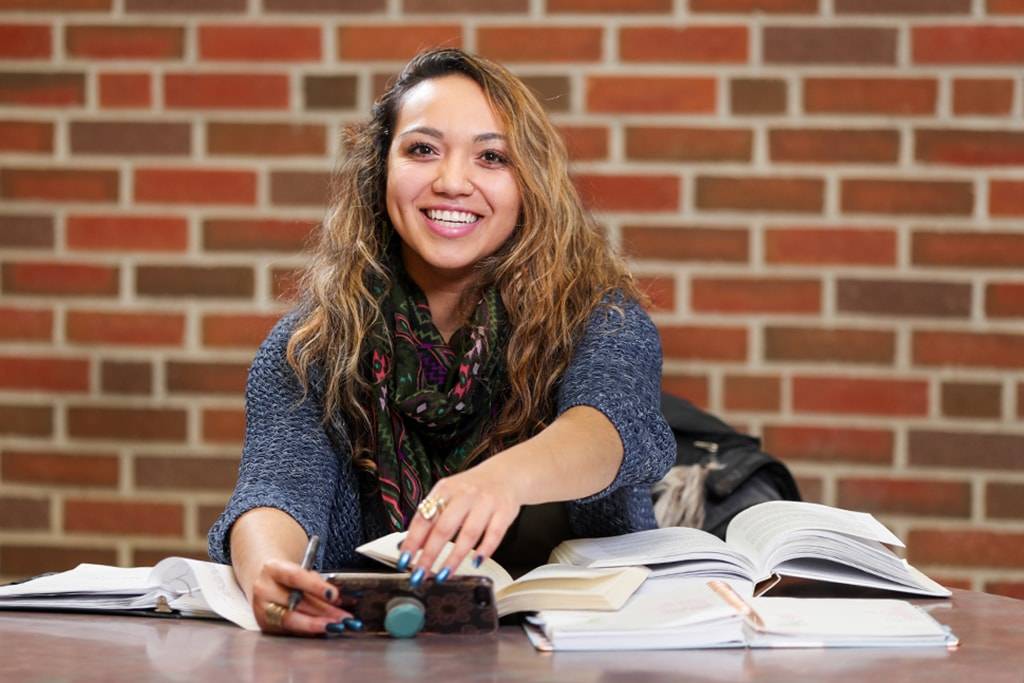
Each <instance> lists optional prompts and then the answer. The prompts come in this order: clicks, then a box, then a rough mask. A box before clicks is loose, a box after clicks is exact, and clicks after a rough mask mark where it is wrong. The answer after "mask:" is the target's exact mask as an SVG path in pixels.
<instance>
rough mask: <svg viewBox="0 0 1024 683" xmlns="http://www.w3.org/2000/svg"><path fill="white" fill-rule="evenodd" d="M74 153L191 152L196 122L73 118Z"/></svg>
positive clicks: (145, 153) (168, 154)
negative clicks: (194, 123)
mask: <svg viewBox="0 0 1024 683" xmlns="http://www.w3.org/2000/svg"><path fill="white" fill-rule="evenodd" d="M69 133H70V139H71V153H72V154H79V155H84V154H107V155H116V156H119V157H122V156H129V155H140V154H142V155H147V156H153V155H165V156H187V155H189V154H191V152H192V126H191V124H188V123H160V122H152V121H123V120H122V121H72V122H71V123H70V126H69Z"/></svg>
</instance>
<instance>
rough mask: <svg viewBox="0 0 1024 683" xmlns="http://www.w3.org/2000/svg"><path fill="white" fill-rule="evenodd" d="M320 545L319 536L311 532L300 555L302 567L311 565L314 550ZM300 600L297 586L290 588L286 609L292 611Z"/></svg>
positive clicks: (306, 567)
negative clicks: (304, 550) (304, 552)
mask: <svg viewBox="0 0 1024 683" xmlns="http://www.w3.org/2000/svg"><path fill="white" fill-rule="evenodd" d="M319 547H320V537H319V536H317V535H316V534H313V535H312V536H310V537H309V543H307V544H306V554H305V555H303V556H302V568H303V569H309V568H310V567H312V566H313V559H314V558H315V557H316V550H317V548H319ZM301 600H302V591H301V590H299V589H298V588H293V589H292V594H291V595H289V596H288V611H289V612H290V611H292V610H293V609H295V608H296V607H298V605H299V601H301Z"/></svg>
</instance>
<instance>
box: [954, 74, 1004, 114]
mask: <svg viewBox="0 0 1024 683" xmlns="http://www.w3.org/2000/svg"><path fill="white" fill-rule="evenodd" d="M1011 107H1013V81H1011V80H1009V79H1007V78H955V79H953V113H954V114H957V115H958V116H1004V115H1007V114H1009V113H1010V109H1011Z"/></svg>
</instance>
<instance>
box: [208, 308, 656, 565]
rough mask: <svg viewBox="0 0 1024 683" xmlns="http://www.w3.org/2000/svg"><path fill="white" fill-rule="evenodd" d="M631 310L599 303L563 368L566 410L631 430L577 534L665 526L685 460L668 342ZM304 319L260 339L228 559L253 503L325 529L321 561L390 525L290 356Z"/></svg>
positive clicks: (350, 551)
mask: <svg viewBox="0 0 1024 683" xmlns="http://www.w3.org/2000/svg"><path fill="white" fill-rule="evenodd" d="M620 306H621V308H622V310H623V314H620V313H618V312H616V311H614V310H611V309H608V308H606V307H603V306H602V307H598V309H596V310H595V312H594V313H593V314H592V315H591V317H590V320H589V321H588V324H587V329H586V331H585V334H584V336H583V339H582V340H581V342H580V344H579V346H578V348H577V349H576V352H575V354H574V356H573V359H572V362H571V363H570V365H569V367H568V369H567V370H566V372H565V375H564V376H563V377H562V380H561V382H560V383H559V384H558V390H557V392H558V393H557V399H556V402H557V411H558V414H562V413H563V412H565V411H566V410H568V409H569V408H572V407H574V406H580V405H584V406H591V407H593V408H596V409H597V410H599V411H601V412H602V413H603V414H604V415H605V416H607V417H608V419H609V420H610V421H611V422H612V424H613V425H615V428H616V429H617V430H618V432H619V436H620V437H621V438H622V443H623V446H624V454H623V459H622V466H621V467H620V469H619V472H618V474H617V475H616V477H615V480H614V481H613V482H612V483H611V484H610V485H609V486H608V487H607V488H606V489H604V490H603V491H600V492H598V493H596V494H594V495H592V496H589V497H587V498H584V499H580V500H575V501H569V502H566V503H565V506H566V512H567V515H568V521H569V528H570V531H571V533H572V534H573V535H574V536H576V537H587V536H611V535H616V534H621V533H626V532H629V531H639V530H641V529H651V528H654V527H655V526H656V523H655V520H654V513H653V510H652V506H651V493H650V491H651V485H652V484H653V483H654V482H656V481H657V480H659V479H660V478H661V477H662V476H663V475H664V474H665V472H667V471H668V469H669V467H671V466H672V464H673V462H674V460H675V441H674V440H673V438H672V432H671V431H670V430H669V428H668V425H667V424H666V423H665V420H664V418H663V417H662V415H661V410H660V404H659V400H660V379H661V344H660V342H659V339H658V333H657V330H656V329H655V327H654V324H653V323H652V322H651V320H650V318H649V317H648V316H647V314H646V313H645V312H644V310H643V309H642V308H641V307H640V306H639V305H638V304H636V303H634V302H631V301H625V302H622V303H621V304H620ZM296 319H297V316H296V314H295V313H294V312H293V313H290V314H288V315H286V316H284V317H283V318H282V319H281V320H280V321H278V323H277V325H276V326H275V327H274V329H273V330H272V331H271V332H270V335H269V336H268V337H267V339H266V340H265V341H264V342H263V344H262V345H261V346H260V348H259V351H257V353H256V357H255V359H254V360H253V363H252V367H251V368H250V369H249V381H248V385H247V387H246V393H245V398H246V428H245V444H244V447H243V450H242V461H241V465H240V467H239V471H238V482H237V484H236V486H235V491H234V493H233V494H232V496H231V499H230V500H229V501H228V504H227V507H226V508H225V510H224V512H223V513H221V515H220V517H219V518H218V519H217V521H216V522H215V523H214V525H213V527H212V528H211V529H210V535H209V552H210V557H211V558H212V559H213V560H214V561H216V562H223V563H230V561H231V555H230V553H231V551H230V543H229V540H228V537H229V534H230V531H231V525H232V524H234V522H235V520H236V519H238V517H239V516H240V515H241V514H242V513H244V512H246V511H248V510H251V509H253V508H257V507H273V508H278V509H281V510H283V511H285V512H287V513H288V514H289V515H291V516H292V517H293V518H295V520H296V521H297V522H298V523H299V524H300V525H301V526H302V527H303V528H304V529H305V531H306V533H307V534H318V535H319V536H320V538H321V544H320V553H319V557H318V558H317V564H316V566H317V567H318V568H320V569H328V568H329V569H336V568H342V567H354V566H358V565H360V564H363V563H364V562H363V560H362V558H361V557H360V556H359V555H357V554H356V552H355V548H356V546H358V545H360V544H362V543H365V542H367V541H369V540H372V539H374V538H378V537H380V536H382V535H385V534H386V533H388V529H387V527H386V525H385V521H384V511H383V506H382V505H380V504H379V496H377V499H376V502H375V499H374V497H373V496H367V495H366V493H367V491H369V490H371V489H372V484H373V483H372V482H371V481H368V479H367V478H368V475H366V474H364V473H362V472H360V471H358V470H356V469H355V468H354V467H352V465H351V460H350V458H349V445H348V441H347V437H346V436H345V434H344V430H345V428H344V421H343V420H336V421H334V424H335V425H337V426H336V427H333V428H328V429H325V428H324V427H322V426H321V420H320V418H321V415H322V411H323V407H322V401H321V393H320V392H319V390H318V387H319V385H320V384H321V383H320V382H318V381H316V380H314V381H313V382H311V389H310V392H309V394H308V396H307V397H306V399H305V400H302V401H301V402H300V399H301V397H302V389H301V387H300V385H299V383H298V381H297V379H296V377H295V374H294V372H293V371H292V369H291V367H290V366H289V365H288V362H287V360H286V359H285V347H286V346H287V343H288V338H289V337H290V335H291V332H292V329H293V328H294V325H295V322H296Z"/></svg>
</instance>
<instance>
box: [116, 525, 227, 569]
mask: <svg viewBox="0 0 1024 683" xmlns="http://www.w3.org/2000/svg"><path fill="white" fill-rule="evenodd" d="M209 530H210V528H209V527H207V528H206V529H203V530H201V531H199V530H197V531H196V534H197V535H199V536H202V537H203V539H205V538H206V534H207V532H209ZM167 557H187V558H189V559H192V560H199V561H201V562H209V561H210V556H209V555H208V554H207V551H206V543H205V541H204V543H203V547H202V548H200V549H197V548H183V547H180V546H174V547H171V546H161V547H156V548H153V547H149V546H147V547H145V548H132V549H131V559H130V560H129V561H128V563H129V564H130V565H131V566H133V567H152V566H153V565H155V564H157V563H158V562H160V560H162V559H164V558H167Z"/></svg>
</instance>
